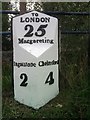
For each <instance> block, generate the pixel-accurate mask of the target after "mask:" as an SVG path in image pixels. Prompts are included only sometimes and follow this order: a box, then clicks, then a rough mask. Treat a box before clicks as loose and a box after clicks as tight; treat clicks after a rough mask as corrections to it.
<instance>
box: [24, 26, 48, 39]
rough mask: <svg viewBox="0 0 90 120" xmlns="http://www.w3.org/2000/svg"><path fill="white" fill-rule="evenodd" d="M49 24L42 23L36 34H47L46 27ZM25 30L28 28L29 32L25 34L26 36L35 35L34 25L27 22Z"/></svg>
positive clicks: (39, 35)
mask: <svg viewBox="0 0 90 120" xmlns="http://www.w3.org/2000/svg"><path fill="white" fill-rule="evenodd" d="M47 26H48V24H46V25H40V26H39V28H38V29H37V31H36V32H35V36H38V37H42V36H44V35H45V34H46V30H45V28H46V27H47ZM24 29H25V30H28V32H27V33H26V34H25V35H24V37H32V36H33V34H34V33H33V30H34V27H33V26H32V25H30V24H27V25H26V26H25V27H24Z"/></svg>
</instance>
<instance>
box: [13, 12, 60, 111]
mask: <svg viewBox="0 0 90 120" xmlns="http://www.w3.org/2000/svg"><path fill="white" fill-rule="evenodd" d="M32 13H38V17H39V18H41V17H50V22H48V23H46V22H39V23H36V22H33V23H32V22H30V23H26V22H23V23H21V22H20V17H23V18H26V17H30V16H31V14H32ZM27 24H30V25H33V27H34V30H35V31H36V30H37V29H38V27H39V26H40V25H45V24H48V27H46V28H45V31H46V33H45V35H44V36H42V37H36V36H35V34H34V35H33V36H32V37H27V38H28V39H38V38H39V39H43V37H47V38H48V39H53V41H54V43H53V44H50V43H33V44H18V38H20V37H23V38H26V37H24V35H25V33H26V30H25V29H24V27H25V26H26V25H27ZM35 31H33V33H35ZM40 34H41V33H40ZM13 48H14V49H13V54H14V57H13V61H14V62H15V63H14V97H15V99H16V100H17V101H19V102H20V103H23V104H25V105H28V106H30V107H33V108H34V109H38V108H40V107H42V106H43V105H45V104H46V103H47V102H48V101H50V100H51V99H53V98H54V97H56V96H57V94H58V93H59V87H58V86H59V85H58V76H59V75H58V64H55V65H53V61H54V62H55V61H58V20H57V18H55V17H51V16H48V15H46V14H43V13H40V12H37V11H32V12H30V13H26V14H23V15H20V16H18V17H15V18H13ZM41 61H43V62H41ZM47 61H48V63H49V64H51V63H52V65H47V64H48V63H47ZM16 62H17V63H19V64H18V65H21V64H20V63H25V64H26V63H29V65H30V64H34V65H35V66H36V67H35V66H34V67H27V66H26V67H22V66H18V67H17V65H16ZM39 63H40V65H42V63H44V66H40V65H39ZM23 73H24V74H26V75H27V77H28V80H27V81H26V83H28V84H27V86H26V87H25V86H20V84H21V83H22V81H23V79H24V76H22V77H23V79H21V78H20V76H21V74H23ZM47 79H48V82H49V83H50V81H51V80H53V79H54V82H53V83H52V84H51V85H49V83H46V84H45V82H46V81H47Z"/></svg>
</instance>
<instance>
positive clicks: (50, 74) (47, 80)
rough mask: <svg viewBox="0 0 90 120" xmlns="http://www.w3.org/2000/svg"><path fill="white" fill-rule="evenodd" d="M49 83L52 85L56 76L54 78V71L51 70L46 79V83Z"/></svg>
mask: <svg viewBox="0 0 90 120" xmlns="http://www.w3.org/2000/svg"><path fill="white" fill-rule="evenodd" d="M47 83H49V85H52V84H53V83H54V78H53V72H50V73H49V75H48V77H47V79H46V81H45V84H47Z"/></svg>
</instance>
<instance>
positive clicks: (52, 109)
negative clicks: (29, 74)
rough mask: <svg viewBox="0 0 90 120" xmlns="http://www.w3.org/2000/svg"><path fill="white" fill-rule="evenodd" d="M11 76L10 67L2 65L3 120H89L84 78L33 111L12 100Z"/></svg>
mask: <svg viewBox="0 0 90 120" xmlns="http://www.w3.org/2000/svg"><path fill="white" fill-rule="evenodd" d="M69 67H70V69H71V68H72V69H73V66H69ZM70 69H69V70H70ZM69 72H70V71H69ZM70 74H71V73H70ZM72 74H73V73H72ZM11 76H12V69H11V65H9V64H7V63H3V105H2V106H3V109H2V113H3V119H4V118H5V120H6V119H7V120H9V119H10V118H14V119H15V118H16V119H17V120H20V119H21V120H22V118H29V119H30V118H32V119H34V118H46V119H50V118H61V119H64V120H71V119H75V118H76V119H79V120H82V119H87V120H89V118H90V116H89V111H88V109H87V108H88V94H89V91H88V82H87V78H86V77H85V78H84V77H82V80H81V81H79V82H78V83H77V82H74V85H73V83H72V84H70V85H73V87H66V88H64V89H61V91H60V93H59V95H58V96H57V97H56V98H54V99H53V100H51V101H50V102H49V103H48V104H46V105H45V106H43V107H42V108H40V109H39V110H34V109H32V108H31V107H28V106H26V105H23V104H20V103H19V102H17V101H15V100H14V98H13V92H12V91H13V87H12V77H11ZM79 77H80V76H79ZM69 79H70V78H69Z"/></svg>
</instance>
